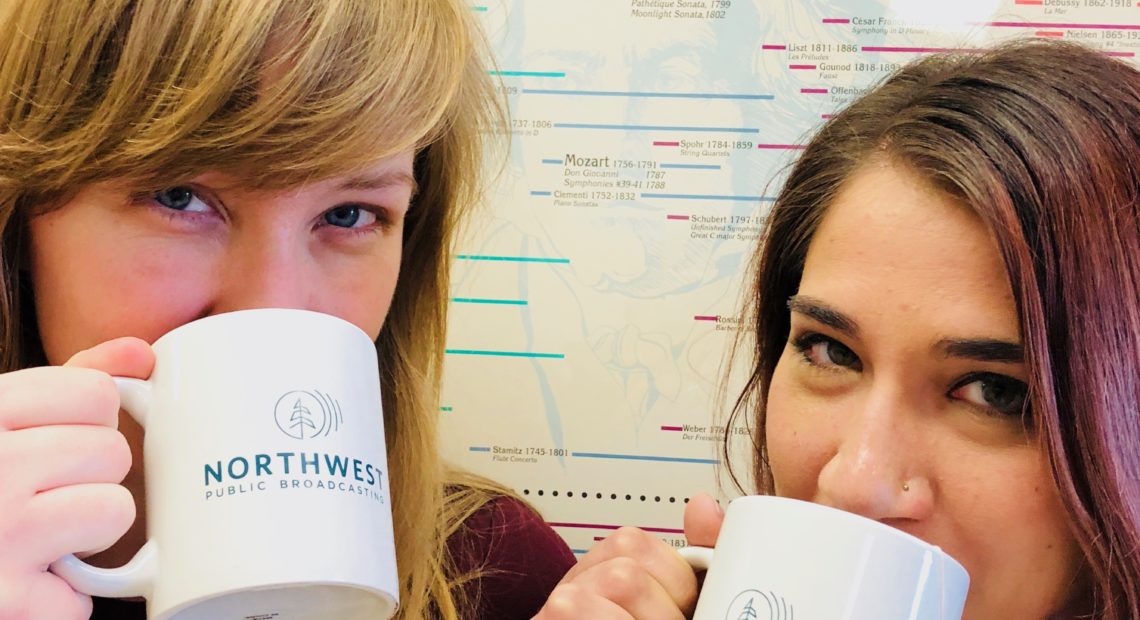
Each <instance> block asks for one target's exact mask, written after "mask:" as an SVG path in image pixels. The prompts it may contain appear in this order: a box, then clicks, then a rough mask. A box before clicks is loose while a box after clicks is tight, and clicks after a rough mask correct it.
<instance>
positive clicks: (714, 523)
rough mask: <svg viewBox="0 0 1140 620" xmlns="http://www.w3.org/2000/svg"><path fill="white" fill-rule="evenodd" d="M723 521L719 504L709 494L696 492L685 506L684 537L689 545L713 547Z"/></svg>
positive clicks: (722, 511)
mask: <svg viewBox="0 0 1140 620" xmlns="http://www.w3.org/2000/svg"><path fill="white" fill-rule="evenodd" d="M723 522H724V510H722V509H721V507H720V504H718V503H717V501H716V500H715V499H713V498H712V497H711V496H709V495H707V494H705V493H698V494H696V495H694V496H693V497H692V498H690V499H689V503H688V504H687V505H686V506H685V539H686V540H687V541H689V544H690V545H698V546H701V547H715V546H716V539H717V536H719V535H720V526H721V523H723Z"/></svg>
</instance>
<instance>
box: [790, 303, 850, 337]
mask: <svg viewBox="0 0 1140 620" xmlns="http://www.w3.org/2000/svg"><path fill="white" fill-rule="evenodd" d="M788 309H789V310H791V311H792V312H799V313H800V314H804V315H807V316H809V317H811V318H813V319H815V320H816V321H819V322H820V323H823V324H824V325H826V326H828V327H830V328H832V329H835V330H838V331H840V332H842V333H844V334H847V335H848V336H851V337H853V338H854V337H855V336H857V335H859V327H858V326H857V325H856V324H855V321H854V320H853V319H851V317H848V316H847V315H846V314H843V313H842V312H840V311H838V310H836V309H835V308H832V307H831V306H828V305H827V304H825V303H823V302H822V301H820V300H818V299H816V298H814V297H808V296H806V295H792V296H791V297H789V298H788Z"/></svg>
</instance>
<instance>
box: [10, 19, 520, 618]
mask: <svg viewBox="0 0 1140 620" xmlns="http://www.w3.org/2000/svg"><path fill="white" fill-rule="evenodd" d="M472 22H473V18H472V15H471V11H470V9H469V7H467V6H466V5H465V4H464V3H462V2H461V1H460V0H308V1H305V2H296V1H294V0H222V1H219V2H193V1H190V0H185V1H180V2H175V1H171V0H99V1H98V2H92V1H91V0H70V1H66V2H65V1H61V0H21V1H20V2H6V3H3V6H0V39H2V40H0V92H3V93H4V94H5V95H4V96H3V97H2V98H0V234H2V240H3V241H2V243H3V245H2V258H0V260H2V263H0V372H7V371H11V370H14V369H18V368H23V367H27V366H29V365H34V364H37V363H43V361H44V360H43V353H42V350H41V348H40V344H39V336H38V332H37V328H36V325H35V316H34V308H33V307H32V303H31V299H30V297H31V296H30V288H29V287H30V285H29V283H28V278H27V275H26V274H25V273H23V270H22V261H23V257H22V252H23V251H24V250H23V249H22V245H23V238H24V235H25V227H26V223H27V220H28V218H29V217H31V215H32V214H31V213H30V212H31V211H32V210H38V209H43V208H50V207H47V205H52V204H58V203H59V201H61V200H65V199H66V198H67V197H68V196H69V195H70V194H71V193H73V192H74V191H75V190H77V189H78V188H80V187H83V186H85V185H87V184H90V183H95V182H99V181H104V180H108V179H129V180H130V181H131V182H132V184H134V185H136V186H138V187H142V188H155V189H158V188H161V187H164V186H169V185H170V184H171V183H172V182H178V181H180V180H184V179H187V178H191V177H193V176H195V175H197V174H200V173H202V172H204V171H206V170H216V169H225V170H226V171H227V172H232V173H235V174H239V175H241V177H242V178H243V179H245V180H246V182H247V184H248V186H250V187H255V188H286V187H290V186H296V185H299V184H302V183H305V182H309V181H313V180H316V179H321V178H325V177H329V176H335V175H339V174H346V173H349V172H352V171H355V170H359V169H362V168H365V167H367V166H369V165H370V164H374V163H376V162H377V161H379V160H381V159H383V158H386V157H388V156H391V155H393V154H396V153H400V152H404V151H407V150H413V149H414V150H416V153H417V155H416V166H415V175H416V180H417V183H418V185H419V192H418V194H417V196H416V197H415V198H414V201H413V205H412V208H411V209H410V211H409V214H408V218H407V221H406V225H405V230H404V249H403V263H402V266H401V276H400V278H399V282H398V284H397V289H396V293H395V297H394V298H393V300H392V305H391V309H390V311H389V314H388V317H387V319H386V321H385V324H384V327H383V329H382V331H381V333H380V336H379V338H378V339H377V341H376V349H377V355H378V357H379V360H380V368H381V375H382V376H381V384H382V388H383V394H384V411H385V425H386V428H387V443H388V454H389V459H390V462H391V466H392V472H391V486H392V495H393V511H394V514H393V517H394V525H395V531H396V549H397V562H398V564H399V567H400V573H401V575H400V577H401V582H400V598H401V611H400V617H402V618H422V617H425V616H428V615H438V616H439V617H442V618H457V617H459V610H460V609H463V608H464V607H465V605H466V603H465V602H464V597H463V592H464V591H465V590H464V589H463V588H461V587H460V585H461V584H462V583H463V582H464V581H466V580H469V579H470V576H461V575H454V574H453V573H454V571H453V569H452V568H451V565H450V559H449V557H448V553H447V548H446V539H447V537H448V536H449V535H450V534H452V533H454V532H455V531H456V530H457V529H458V528H459V527H461V525H460V524H461V523H462V520H463V519H464V518H466V516H468V515H470V513H471V512H473V511H474V510H476V509H477V508H478V506H480V505H481V504H482V503H483V502H485V501H486V500H487V498H488V497H490V496H492V495H495V494H499V493H502V492H504V491H503V490H502V489H501V488H498V487H496V486H494V485H492V484H490V483H486V482H483V481H479V480H478V479H475V478H470V477H464V476H462V475H459V474H453V473H449V472H448V471H446V470H445V468H444V466H443V465H442V464H441V462H440V460H439V457H438V451H437V445H436V441H437V440H436V433H437V428H436V419H437V417H438V412H439V403H438V394H439V384H440V368H441V365H442V361H443V359H442V356H443V343H444V332H445V329H446V323H445V321H446V310H447V300H448V293H449V283H448V269H449V263H450V256H451V251H452V247H451V246H452V241H453V239H454V237H455V234H456V227H457V225H458V223H459V222H460V220H461V219H462V216H463V215H464V214H465V213H466V212H467V211H468V210H469V208H470V207H471V206H473V205H474V204H475V203H476V201H477V198H478V195H479V184H478V179H479V178H480V177H481V173H482V172H483V170H482V165H483V156H484V152H485V151H484V142H483V140H482V138H483V137H484V135H486V134H497V133H501V131H500V129H501V127H502V126H503V125H504V112H503V108H502V105H501V102H500V101H499V100H498V99H497V96H496V92H495V89H494V84H493V83H492V82H491V80H490V76H489V74H488V71H487V69H488V68H489V67H490V66H491V65H490V61H489V57H488V56H487V55H486V53H485V51H486V45H485V42H484V41H483V39H482V37H481V34H480V33H479V30H478V28H477V27H476V26H475V25H474V24H473V23H472ZM445 494H446V496H445Z"/></svg>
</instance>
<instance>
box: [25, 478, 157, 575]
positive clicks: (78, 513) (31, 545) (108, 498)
mask: <svg viewBox="0 0 1140 620" xmlns="http://www.w3.org/2000/svg"><path fill="white" fill-rule="evenodd" d="M134 520H135V502H134V500H133V499H132V498H131V494H130V492H129V491H127V489H126V488H124V487H122V486H120V485H117V484H78V485H73V486H68V487H60V488H58V489H53V490H51V491H45V492H43V493H38V494H36V496H35V497H33V498H32V499H31V501H29V502H28V504H27V507H26V508H25V510H24V515H23V523H22V525H23V528H22V529H23V531H24V536H22V537H21V538H20V540H16V541H14V544H13V550H12V551H13V553H22V554H23V556H22V557H24V558H25V559H26V561H27V562H28V563H31V564H34V565H37V566H43V567H45V568H46V567H47V565H48V564H50V563H52V562H54V561H56V560H58V559H59V558H61V557H63V556H65V555H67V554H69V553H83V552H95V551H101V550H103V549H106V548H107V547H110V546H111V545H112V544H114V543H115V541H117V540H119V538H121V537H122V536H123V534H125V533H126V531H127V529H128V528H129V527H130V526H131V523H133V522H134Z"/></svg>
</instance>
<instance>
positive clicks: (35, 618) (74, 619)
mask: <svg viewBox="0 0 1140 620" xmlns="http://www.w3.org/2000/svg"><path fill="white" fill-rule="evenodd" d="M26 596H27V601H28V602H29V604H30V605H31V609H30V610H29V613H28V615H26V616H22V617H26V618H28V619H29V620H84V619H85V618H90V617H91V608H92V604H91V597H90V596H87V595H86V594H80V593H79V592H76V591H75V590H72V589H71V586H69V585H68V584H67V582H66V581H64V580H62V579H60V578H59V577H57V576H56V575H54V574H52V573H49V572H46V571H45V572H43V573H40V574H39V575H36V576H35V578H34V579H33V580H32V582H31V583H30V584H29V587H28V592H27V594H26ZM16 617H21V616H20V615H19V614H17V615H16Z"/></svg>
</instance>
